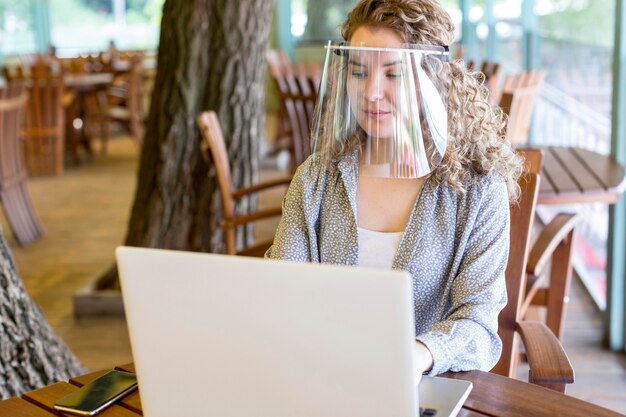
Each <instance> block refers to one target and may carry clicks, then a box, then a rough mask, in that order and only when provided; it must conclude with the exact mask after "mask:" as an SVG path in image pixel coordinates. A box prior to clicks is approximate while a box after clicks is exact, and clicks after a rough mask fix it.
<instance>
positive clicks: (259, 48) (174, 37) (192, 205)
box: [126, 0, 274, 252]
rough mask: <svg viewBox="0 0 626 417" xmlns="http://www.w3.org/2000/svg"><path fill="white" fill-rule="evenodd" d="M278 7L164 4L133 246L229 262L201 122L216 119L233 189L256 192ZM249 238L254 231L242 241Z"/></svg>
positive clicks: (203, 0)
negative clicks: (268, 58)
mask: <svg viewBox="0 0 626 417" xmlns="http://www.w3.org/2000/svg"><path fill="white" fill-rule="evenodd" d="M273 3H274V2H273V1H269V0H237V1H232V0H188V1H187V0H186V1H178V0H166V2H165V5H164V8H163V20H162V23H161V39H160V44H159V52H158V67H157V74H156V80H155V87H154V92H153V94H152V101H151V107H150V112H149V116H148V122H147V129H146V136H145V138H144V142H143V149H142V153H141V161H140V168H139V177H138V185H137V191H136V194H135V200H134V204H133V208H132V213H131V219H130V223H129V226H128V233H127V236H126V244H127V245H131V246H142V247H154V248H169V249H181V250H193V251H205V252H223V250H224V245H223V237H222V232H221V228H220V223H221V220H222V214H221V212H222V209H221V201H220V197H219V192H218V188H217V181H216V178H215V172H214V169H213V167H212V166H211V165H210V164H209V163H207V162H205V161H204V159H203V158H202V155H201V152H200V131H199V129H198V127H197V125H196V122H195V118H196V116H197V115H198V113H200V112H201V111H204V110H214V111H216V112H217V115H218V117H219V119H220V122H221V125H222V130H223V132H224V138H225V141H226V147H227V149H228V155H229V160H230V164H231V173H232V180H233V183H234V184H233V185H234V186H235V187H242V186H248V185H250V184H252V183H254V182H256V181H257V177H258V147H259V142H260V141H261V140H263V137H262V136H263V132H264V116H265V111H264V81H265V67H266V63H265V50H266V48H267V42H268V38H269V32H270V24H271V17H272V7H273ZM254 204H255V202H254V201H243V202H242V204H240V206H239V207H238V211H239V212H247V211H248V209H249V208H251V206H252V205H254ZM251 238H252V237H251V233H250V230H248V233H243V234H242V235H241V236H240V239H242V240H244V241H246V242H247V241H248V240H250V239H251Z"/></svg>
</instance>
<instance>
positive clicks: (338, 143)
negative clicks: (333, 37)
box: [311, 43, 449, 178]
mask: <svg viewBox="0 0 626 417" xmlns="http://www.w3.org/2000/svg"><path fill="white" fill-rule="evenodd" d="M447 60H448V52H447V50H446V49H445V48H443V47H437V46H423V45H407V46H403V47H401V48H370V47H367V46H364V45H362V44H360V45H358V46H355V45H351V44H348V43H341V44H334V45H333V44H330V43H329V45H328V46H327V51H326V60H325V63H324V70H323V73H322V79H321V84H320V90H319V98H318V103H317V111H316V115H315V116H316V117H315V118H314V120H313V124H312V135H311V150H312V151H313V153H314V157H315V158H322V160H323V161H324V162H325V163H327V164H331V163H333V162H336V161H338V160H339V159H341V158H342V157H343V156H345V155H347V154H349V153H351V152H354V151H356V152H358V155H359V170H360V171H359V172H360V175H368V176H376V177H385V178H420V177H423V176H425V175H428V174H429V173H430V172H432V170H433V168H434V167H436V166H437V165H438V164H439V163H440V162H441V160H442V158H443V155H444V153H445V151H446V143H447V139H448V85H449V80H448V78H449V75H448V74H449V67H448V66H447V65H445V64H444V62H445V61H447Z"/></svg>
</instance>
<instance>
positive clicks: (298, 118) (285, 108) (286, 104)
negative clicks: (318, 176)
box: [267, 50, 320, 172]
mask: <svg viewBox="0 0 626 417" xmlns="http://www.w3.org/2000/svg"><path fill="white" fill-rule="evenodd" d="M267 60H268V64H269V68H270V74H271V76H272V79H273V80H274V83H275V85H276V87H277V90H278V94H279V101H280V108H279V119H280V121H279V123H280V124H279V131H278V134H277V137H278V138H279V140H278V148H279V149H281V148H284V149H287V150H288V151H289V154H290V156H291V171H292V172H294V171H295V170H296V168H297V167H298V166H299V165H300V164H302V163H303V162H304V161H305V160H306V158H308V156H309V155H310V154H311V149H310V136H311V127H312V126H311V124H312V121H313V114H314V111H315V104H316V102H317V89H318V86H319V81H320V71H319V68H318V67H317V66H315V65H309V66H308V68H307V69H305V67H304V66H302V65H300V66H296V72H294V71H293V70H292V68H291V63H290V62H289V58H288V57H287V55H286V54H285V53H284V52H283V51H278V50H270V51H268V53H267Z"/></svg>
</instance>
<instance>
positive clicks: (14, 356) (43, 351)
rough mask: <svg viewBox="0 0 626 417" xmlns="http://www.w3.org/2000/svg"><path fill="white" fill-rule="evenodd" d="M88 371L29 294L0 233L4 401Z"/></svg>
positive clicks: (1, 389)
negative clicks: (55, 331) (56, 332)
mask: <svg viewBox="0 0 626 417" xmlns="http://www.w3.org/2000/svg"><path fill="white" fill-rule="evenodd" d="M84 372H85V370H84V368H83V367H82V365H81V364H80V362H79V361H78V359H77V358H76V357H75V356H74V354H73V353H72V352H70V350H69V349H68V348H67V346H66V345H65V344H64V343H63V341H62V340H61V339H59V337H58V336H57V335H56V334H55V333H54V331H53V330H52V328H51V327H50V324H48V322H47V321H46V319H45V317H44V316H43V314H42V312H41V310H40V309H39V307H38V306H37V305H36V304H35V302H34V301H33V300H31V298H30V297H29V296H28V294H27V293H26V290H25V289H24V285H23V284H22V280H21V279H20V277H19V275H18V273H17V270H16V268H15V262H14V261H13V256H12V255H11V251H10V250H9V247H8V245H7V243H6V241H5V240H4V236H3V234H2V230H0V398H1V399H6V398H9V397H12V396H19V395H21V394H23V393H24V392H27V391H32V390H34V389H36V388H40V387H42V386H45V385H49V384H51V383H53V382H57V381H67V380H68V379H69V378H71V377H73V376H76V375H79V374H81V373H84Z"/></svg>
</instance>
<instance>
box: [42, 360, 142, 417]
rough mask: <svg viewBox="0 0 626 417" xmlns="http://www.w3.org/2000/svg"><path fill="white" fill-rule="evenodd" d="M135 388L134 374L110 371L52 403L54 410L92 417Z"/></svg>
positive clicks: (135, 378)
mask: <svg viewBox="0 0 626 417" xmlns="http://www.w3.org/2000/svg"><path fill="white" fill-rule="evenodd" d="M136 388H137V377H136V376H135V374H133V373H130V372H123V371H111V372H108V373H107V374H105V375H102V376H101V377H100V378H98V379H94V380H93V381H91V382H90V383H88V384H85V385H84V386H82V387H80V388H79V389H77V390H76V391H74V392H72V393H71V394H68V395H66V396H65V397H63V398H61V399H59V400H58V401H57V402H56V403H54V408H55V409H57V410H59V411H63V412H66V413H72V414H77V415H80V416H93V415H94V414H97V413H99V412H100V411H102V410H104V409H105V408H106V407H108V406H109V405H111V404H113V402H115V400H117V399H119V398H121V397H123V396H125V395H126V394H128V393H130V392H132V391H133V390H134V389H136Z"/></svg>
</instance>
